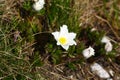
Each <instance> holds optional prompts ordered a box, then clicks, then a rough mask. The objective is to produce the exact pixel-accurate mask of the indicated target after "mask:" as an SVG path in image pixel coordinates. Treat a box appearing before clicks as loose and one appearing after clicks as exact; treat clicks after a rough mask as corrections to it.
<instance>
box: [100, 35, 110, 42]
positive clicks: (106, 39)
mask: <svg viewBox="0 0 120 80" xmlns="http://www.w3.org/2000/svg"><path fill="white" fill-rule="evenodd" d="M101 42H102V43H108V42H110V39H109V38H108V37H107V36H104V37H103V38H102V40H101Z"/></svg>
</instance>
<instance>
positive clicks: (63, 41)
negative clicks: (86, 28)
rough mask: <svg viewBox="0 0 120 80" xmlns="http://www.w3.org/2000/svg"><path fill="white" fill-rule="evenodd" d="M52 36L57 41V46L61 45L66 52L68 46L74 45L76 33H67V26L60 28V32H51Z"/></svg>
mask: <svg viewBox="0 0 120 80" xmlns="http://www.w3.org/2000/svg"><path fill="white" fill-rule="evenodd" d="M52 35H53V36H54V38H55V40H56V41H57V45H61V46H62V47H63V48H64V49H65V50H68V48H69V46H71V45H76V42H75V41H74V38H75V37H76V33H73V32H70V33H69V32H68V28H67V25H63V26H62V27H60V32H58V31H56V32H53V33H52Z"/></svg>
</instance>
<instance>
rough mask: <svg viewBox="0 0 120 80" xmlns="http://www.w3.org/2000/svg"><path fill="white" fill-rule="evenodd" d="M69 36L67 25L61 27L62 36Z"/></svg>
mask: <svg viewBox="0 0 120 80" xmlns="http://www.w3.org/2000/svg"><path fill="white" fill-rule="evenodd" d="M67 34H68V28H67V25H63V26H62V27H60V35H67Z"/></svg>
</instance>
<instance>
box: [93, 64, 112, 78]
mask: <svg viewBox="0 0 120 80" xmlns="http://www.w3.org/2000/svg"><path fill="white" fill-rule="evenodd" d="M91 71H92V72H94V73H95V74H97V75H98V76H99V77H100V78H104V79H108V78H110V75H109V74H108V72H107V71H106V70H105V69H103V67H102V66H101V65H99V64H98V63H94V64H93V65H91Z"/></svg>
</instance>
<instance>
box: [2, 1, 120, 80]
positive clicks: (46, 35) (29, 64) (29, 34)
mask: <svg viewBox="0 0 120 80" xmlns="http://www.w3.org/2000/svg"><path fill="white" fill-rule="evenodd" d="M67 1H68V2H70V3H69V4H67ZM67 1H61V0H46V1H45V2H46V4H45V7H44V9H43V10H42V11H41V12H36V11H35V10H34V9H31V7H30V5H31V6H32V4H33V3H34V1H33V0H28V1H25V0H17V1H16V0H0V38H1V39H0V46H1V47H0V58H1V59H0V60H1V64H0V79H1V80H13V79H14V80H19V79H20V80H108V79H102V78H100V77H99V76H98V75H96V74H95V73H93V72H92V71H91V68H90V66H91V65H92V64H93V63H99V64H100V65H101V66H102V67H104V69H105V70H106V71H107V72H108V73H109V74H110V72H109V71H110V70H112V71H113V74H114V75H112V74H110V78H111V79H113V80H120V32H119V31H120V24H119V22H120V1H119V0H67ZM25 2H26V3H25ZM59 2H61V4H59ZM52 3H55V4H52ZM65 3H66V4H65ZM51 5H54V6H55V7H57V8H55V7H51ZM66 6H67V7H66ZM68 6H69V7H68ZM58 8H59V9H58ZM57 9H58V10H57ZM71 9H72V10H71ZM57 11H58V13H57ZM70 11H71V12H70ZM53 13H54V14H53ZM63 23H66V24H67V25H69V26H70V27H69V28H70V31H75V32H76V33H77V35H78V36H77V39H76V42H77V44H80V45H77V47H72V48H70V50H69V51H65V50H63V49H62V48H61V47H60V46H59V47H58V46H56V42H55V40H54V39H53V36H52V35H51V32H53V31H55V30H59V26H61V25H63ZM56 26H57V27H56ZM71 26H72V27H71ZM73 26H74V27H73ZM93 28H94V29H96V30H97V32H99V33H98V34H97V33H96V34H95V35H94V36H92V37H91V35H92V33H91V32H90V31H89V30H90V29H93ZM102 32H104V35H106V36H108V37H109V38H110V40H111V42H112V44H113V47H114V49H113V51H112V53H115V55H110V56H106V55H105V53H106V52H105V51H104V50H103V51H102V53H100V52H101V51H100V48H99V46H103V45H101V44H99V43H97V40H95V41H96V42H95V41H94V39H93V37H96V35H97V37H96V38H98V39H99V37H100V36H103V35H102ZM89 33H91V34H90V38H89V36H87V35H88V34H89ZM86 36H87V37H86ZM91 38H92V39H91ZM89 39H91V40H89ZM92 41H93V42H92ZM48 42H49V43H48ZM89 45H92V47H94V48H95V49H96V55H95V56H92V57H91V58H89V59H85V58H84V57H83V56H82V54H81V50H83V48H85V47H88V46H89ZM79 46H80V47H81V48H79ZM82 47H83V48H82ZM54 48H55V49H54ZM101 49H104V47H103V48H101ZM97 50H98V51H97ZM55 53H56V54H55ZM67 53H68V54H67ZM74 53H76V54H75V55H74ZM99 53H100V54H99ZM59 56H60V57H59Z"/></svg>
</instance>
